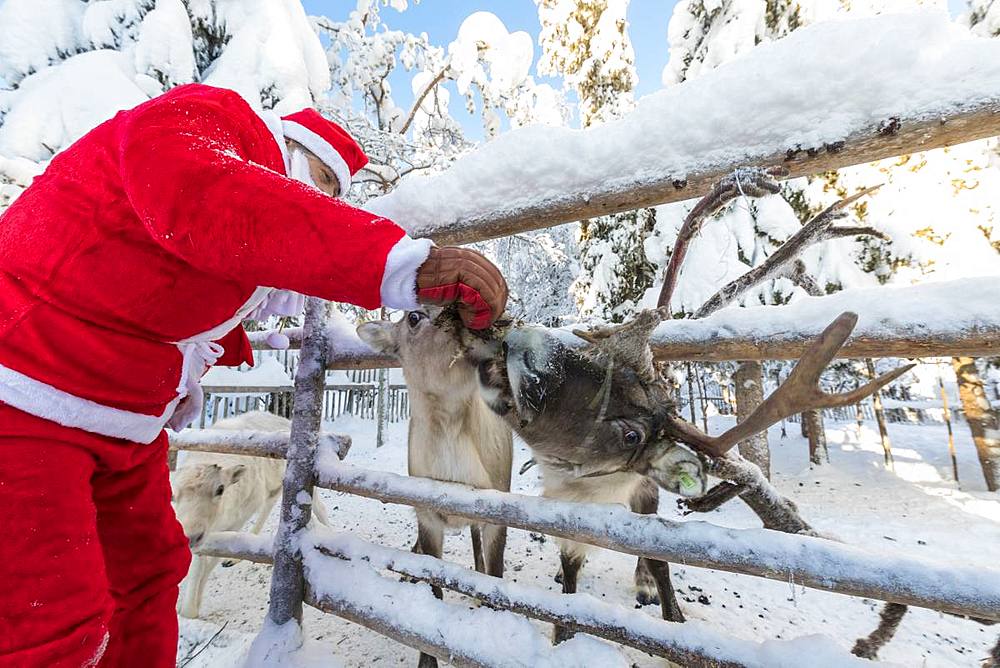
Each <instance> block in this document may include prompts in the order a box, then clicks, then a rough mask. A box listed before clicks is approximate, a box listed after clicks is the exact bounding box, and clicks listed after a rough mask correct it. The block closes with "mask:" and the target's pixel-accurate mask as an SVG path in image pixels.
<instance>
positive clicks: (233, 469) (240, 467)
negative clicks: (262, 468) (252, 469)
mask: <svg viewBox="0 0 1000 668" xmlns="http://www.w3.org/2000/svg"><path fill="white" fill-rule="evenodd" d="M246 472H247V467H246V465H245V464H237V465H236V466H229V467H226V468H225V469H224V470H223V472H222V481H223V484H225V485H232V484H233V483H234V482H237V481H239V479H240V478H242V477H243V474H244V473H246Z"/></svg>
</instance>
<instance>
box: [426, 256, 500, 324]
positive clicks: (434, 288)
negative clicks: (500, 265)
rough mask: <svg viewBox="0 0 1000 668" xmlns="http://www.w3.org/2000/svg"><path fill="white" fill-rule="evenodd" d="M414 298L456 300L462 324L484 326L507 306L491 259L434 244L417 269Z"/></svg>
mask: <svg viewBox="0 0 1000 668" xmlns="http://www.w3.org/2000/svg"><path fill="white" fill-rule="evenodd" d="M417 301H419V302H420V303H421V304H431V305H434V306H446V305H449V304H458V314H459V316H460V317H461V318H462V322H464V323H465V326H466V327H468V328H469V329H486V328H488V327H489V326H490V325H492V324H493V322H494V321H495V320H496V319H497V318H499V317H500V316H501V315H503V312H504V309H505V308H507V282H506V281H505V280H504V278H503V275H502V274H501V273H500V270H499V269H497V268H496V266H495V265H494V264H493V263H492V262H490V261H489V260H487V259H486V258H485V257H483V256H482V255H481V254H480V253H477V252H476V251H474V250H469V249H468V248H458V247H456V246H446V247H444V248H437V247H434V248H431V253H430V255H429V256H428V257H427V260H426V261H425V262H424V263H423V265H421V266H420V269H419V270H417Z"/></svg>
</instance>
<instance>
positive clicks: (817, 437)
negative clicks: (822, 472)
mask: <svg viewBox="0 0 1000 668" xmlns="http://www.w3.org/2000/svg"><path fill="white" fill-rule="evenodd" d="M802 424H803V425H805V430H806V437H807V438H808V439H809V461H810V462H811V463H813V464H829V463H830V452H829V451H828V450H827V447H826V428H825V427H824V426H823V412H822V411H806V412H805V413H803V414H802Z"/></svg>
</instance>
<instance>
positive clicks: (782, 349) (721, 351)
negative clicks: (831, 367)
mask: <svg viewBox="0 0 1000 668" xmlns="http://www.w3.org/2000/svg"><path fill="white" fill-rule="evenodd" d="M998 116H1000V114H998ZM998 294H1000V278H998V277H993V276H991V277H980V278H968V279H960V280H955V281H947V282H940V283H926V284H922V285H914V286H903V287H895V286H887V287H878V288H868V289H863V290H846V291H843V292H838V293H835V294H832V295H828V296H825V297H806V298H802V299H799V300H797V301H795V302H793V303H791V304H788V305H785V306H758V307H752V308H731V309H725V310H722V311H719V312H717V313H715V314H713V315H711V316H709V317H707V318H701V319H698V320H670V321H667V322H665V323H663V324H662V325H660V326H659V327H658V328H657V330H656V333H655V334H654V335H653V339H652V346H653V353H654V355H655V356H656V358H657V359H661V360H687V361H705V362H722V361H733V360H744V361H745V360H780V359H796V358H798V357H799V356H801V355H802V353H803V352H804V351H805V349H806V346H807V345H808V344H809V342H810V341H811V339H812V338H813V337H815V336H817V335H818V334H819V333H820V331H822V329H823V328H824V327H825V326H826V325H827V324H829V323H830V322H831V321H832V320H833V319H834V318H835V317H837V316H838V315H839V314H840V313H842V312H844V311H854V312H856V313H857V314H858V315H859V320H858V326H857V328H856V329H855V330H854V334H853V335H852V336H851V338H850V339H848V340H847V344H846V345H845V346H844V347H843V348H842V349H841V350H840V351H839V352H838V354H837V356H838V357H840V358H868V357H909V358H913V357H954V356H970V357H987V356H993V355H1000V310H998V309H997V308H996V295H998ZM942 309H947V311H946V312H947V315H948V317H947V318H943V317H941V311H942ZM285 333H286V334H289V336H290V338H291V339H292V344H293V346H294V345H297V340H298V339H299V338H301V333H300V332H299V331H297V330H294V329H293V330H285ZM261 341H263V338H261ZM565 341H566V343H567V344H569V345H583V341H582V340H580V339H577V338H576V337H574V336H572V335H571V334H570V333H569V332H568V331H567V332H565ZM344 350H347V351H348V352H344ZM328 360H329V368H331V369H357V368H382V367H392V366H399V361H398V360H397V359H396V358H394V357H392V356H389V355H382V354H379V353H375V352H373V351H371V350H368V349H367V348H366V347H365V345H364V344H363V343H362V342H361V341H360V339H347V340H340V341H337V342H336V343H335V344H334V345H333V350H331V351H330V355H329V356H328Z"/></svg>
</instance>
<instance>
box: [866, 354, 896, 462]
mask: <svg viewBox="0 0 1000 668" xmlns="http://www.w3.org/2000/svg"><path fill="white" fill-rule="evenodd" d="M865 366H867V367H868V376H869V378H875V376H876V374H875V363H874V362H873V361H872V360H871V358H868V359H866V360H865ZM872 405H873V406H874V407H875V421H876V422H877V423H878V435H879V437H880V438H881V439H882V453H883V456H884V458H885V467H886V468H887V469H889V470H890V471H892V470H893V463H892V442H891V441H890V440H889V429H888V428H887V427H886V424H885V410H884V409H883V408H882V391H881V390H875V394H873V395H872Z"/></svg>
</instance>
